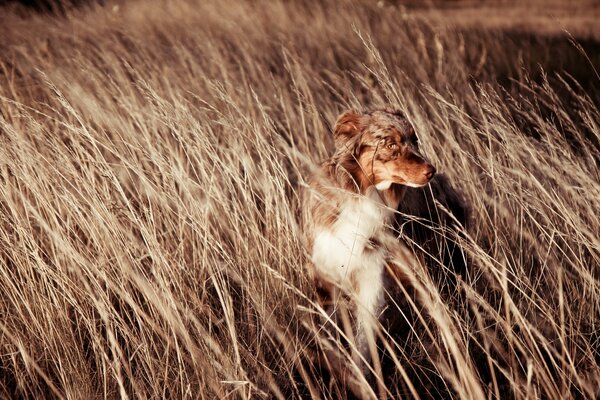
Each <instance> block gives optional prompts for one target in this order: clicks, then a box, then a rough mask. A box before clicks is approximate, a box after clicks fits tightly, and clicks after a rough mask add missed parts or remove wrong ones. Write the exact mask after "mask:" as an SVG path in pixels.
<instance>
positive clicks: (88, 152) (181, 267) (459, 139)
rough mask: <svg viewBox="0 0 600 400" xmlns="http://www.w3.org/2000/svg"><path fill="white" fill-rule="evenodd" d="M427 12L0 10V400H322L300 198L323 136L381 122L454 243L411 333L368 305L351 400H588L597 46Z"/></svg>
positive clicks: (596, 342)
mask: <svg viewBox="0 0 600 400" xmlns="http://www.w3.org/2000/svg"><path fill="white" fill-rule="evenodd" d="M582 4H585V5H586V7H587V8H583V11H581V9H578V10H579V11H578V13H579V14H573V15H581V16H582V18H584V19H585V18H587V17H586V16H588V17H589V15H595V14H590V13H597V7H596V8H595V6H594V5H593V3H589V2H583V3H582ZM505 7H510V6H507V5H505ZM540 7H543V5H541V6H540ZM508 9H510V8H508ZM499 10H502V7H500V8H499ZM586 10H589V13H586V12H585V11H586ZM563 11H564V12H565V13H568V10H566V11H565V10H563ZM444 12H445V11H444V10H443V9H436V10H433V11H432V9H427V10H423V9H420V8H417V9H413V8H411V7H399V6H397V5H394V4H388V3H385V2H369V1H360V2H357V1H350V0H343V1H338V2H335V3H328V5H321V4H320V3H317V2H309V1H283V0H277V1H266V0H243V1H233V0H224V1H216V0H215V1H199V0H178V1H166V0H165V1H161V0H149V1H131V2H125V3H121V4H119V5H117V4H112V3H110V2H106V4H105V6H103V7H101V6H90V7H80V8H77V9H72V10H70V11H68V12H67V13H66V15H62V16H61V15H58V16H56V15H55V16H51V15H43V14H40V13H32V12H31V11H30V10H25V9H23V8H19V7H14V6H5V8H0V142H1V144H0V217H1V219H0V316H1V318H0V397H2V398H68V399H94V398H132V399H133V398H136V399H137V398H205V399H216V398H244V399H245V398H298V397H311V396H312V397H315V398H319V397H322V398H340V397H344V396H345V394H344V392H343V390H344V389H343V387H341V386H340V385H337V384H335V382H334V383H332V381H330V380H329V379H328V377H327V375H328V374H327V371H326V370H324V369H323V368H322V367H321V366H319V364H318V363H317V362H316V361H315V360H316V359H317V358H318V354H319V352H320V351H321V350H322V348H323V347H324V346H326V345H327V342H325V341H323V336H324V331H323V330H322V329H320V326H319V316H320V315H322V310H321V309H320V307H319V306H318V304H317V303H316V302H315V300H314V299H315V288H314V285H313V282H312V281H311V279H310V277H309V276H308V275H307V269H306V265H307V262H308V260H309V256H308V254H307V251H306V249H305V246H304V243H303V241H302V234H301V232H300V229H299V227H298V220H299V213H300V211H301V210H300V207H299V204H300V201H299V197H300V192H301V189H302V188H303V187H305V185H306V182H307V181H308V179H309V177H310V173H311V171H313V170H314V168H315V166H316V165H317V163H318V162H319V161H320V160H323V159H324V158H326V157H327V156H328V155H329V154H330V153H331V151H332V138H331V137H330V128H331V125H332V124H333V122H334V121H335V118H336V116H337V115H338V114H339V113H340V112H342V111H343V110H345V109H347V108H351V107H355V108H367V107H373V106H382V105H392V106H394V107H397V108H399V109H401V110H403V111H404V112H405V113H406V114H407V115H408V116H409V118H410V120H411V121H412V122H413V124H414V125H415V128H416V130H417V132H418V134H419V136H420V139H421V143H422V148H423V151H424V153H425V154H427V155H428V157H429V158H430V160H431V161H432V162H433V164H434V165H436V166H437V169H438V170H439V171H441V172H443V173H445V174H446V175H447V176H448V177H449V178H450V180H451V181H452V183H453V184H454V185H455V186H456V188H458V189H459V190H460V191H462V193H463V194H464V197H465V198H466V199H467V200H468V202H469V204H470V214H471V217H470V221H469V224H468V226H467V227H464V228H463V227H456V226H455V228H456V229H458V230H459V234H458V235H454V236H452V238H451V239H453V240H456V241H458V243H459V245H460V247H461V249H462V251H463V252H464V255H465V260H466V263H467V273H466V274H465V275H464V276H462V277H461V278H459V279H457V281H458V283H457V285H456V288H455V289H453V290H446V289H447V288H445V287H444V285H445V284H444V282H445V281H444V279H434V278H433V277H434V276H435V275H440V274H441V275H442V276H443V277H444V276H445V277H446V278H448V277H452V276H453V275H454V272H453V271H452V270H451V269H448V268H445V267H444V266H443V265H442V264H441V263H438V264H435V263H434V265H430V266H429V271H431V276H429V275H427V274H426V273H424V276H422V277H420V279H421V280H422V283H423V288H424V290H425V292H426V293H425V296H424V298H427V299H428V301H426V302H424V304H420V305H417V306H416V307H414V308H413V309H412V311H411V312H412V314H413V316H412V317H407V318H406V319H404V320H403V319H402V316H403V315H404V313H405V310H406V307H407V306H406V304H403V303H407V302H408V303H410V301H409V300H410V299H406V298H404V299H402V298H401V297H402V296H400V298H398V297H394V296H390V298H389V299H388V310H386V313H387V314H392V315H394V314H395V315H397V316H398V320H399V321H400V323H399V324H400V325H401V326H403V328H402V329H400V331H394V329H395V328H390V327H388V329H384V328H385V327H386V326H387V325H386V321H382V325H383V327H382V330H381V332H380V339H381V340H380V346H381V347H382V349H384V351H385V353H386V357H387V361H386V362H385V363H384V365H383V367H382V369H380V370H379V371H374V374H373V375H372V376H371V377H368V380H369V381H370V385H369V384H366V383H365V384H364V392H363V395H364V396H365V397H367V398H386V397H388V398H398V397H421V398H439V397H450V398H465V399H471V398H472V399H482V398H496V399H507V398H515V399H525V398H527V399H537V398H547V399H564V398H597V397H598V396H600V390H599V389H598V388H599V386H600V379H599V378H598V377H599V375H600V334H599V332H600V282H599V274H600V268H599V267H600V253H599V247H600V239H599V237H600V221H599V218H598V215H599V213H600V184H599V177H600V174H599V172H598V161H599V160H600V144H599V143H600V109H599V107H598V104H599V103H600V101H599V99H600V96H599V95H598V93H599V92H598V87H599V85H600V76H599V75H598V70H599V69H600V68H599V67H600V62H599V61H600V51H599V50H598V49H599V46H598V44H597V42H594V41H593V38H594V37H597V36H596V35H597V32H595V31H594V32H592V33H590V32H588V31H586V30H585V29H588V28H589V29H591V30H593V29H594V25H593V24H592V25H590V24H589V23H588V25H586V24H585V23H582V24H578V23H573V24H572V25H573V26H579V27H580V28H581V27H586V28H585V29H583V28H581V29H582V30H581V31H580V32H577V30H576V28H574V29H575V31H573V32H571V31H569V32H571V33H572V35H573V36H569V35H568V34H566V33H564V32H563V28H564V29H567V30H569V26H566V27H565V26H562V25H560V24H559V23H558V22H556V21H555V20H553V19H551V18H546V19H543V21H542V22H539V21H540V18H541V17H539V16H538V17H536V18H535V21H536V22H535V23H534V24H532V25H527V24H526V22H527V19H526V18H525V17H524V15H527V14H523V13H519V18H520V21H521V20H522V21H521V25H519V27H514V26H512V25H511V24H510V23H509V22H510V21H511V20H512V17H511V15H512V14H507V15H509V17H507V19H506V20H505V23H498V24H493V26H492V27H488V28H486V18H485V16H484V14H481V18H480V19H479V20H478V21H479V23H478V24H476V25H477V26H471V24H468V26H466V25H465V24H462V23H456V24H453V20H452V19H448V20H446V21H444V19H443V16H444V15H445V14H444ZM452 12H453V15H461V14H460V12H457V11H456V10H453V11H452ZM469 12H475V11H472V10H471V11H469ZM527 12H529V13H530V15H532V16H533V15H534V14H535V10H529V11H527ZM430 14H435V15H436V16H437V17H436V18H433V17H431V18H430ZM475 15H478V14H477V13H476V12H475ZM495 15H496V14H495ZM569 15H571V14H569ZM440 16H441V17H442V18H441V20H440V18H439V17H440ZM532 18H533V17H532ZM571 18H575V17H573V16H572V15H571ZM434 19H435V21H434ZM440 21H442V22H444V23H440ZM507 21H508V22H507ZM523 21H524V22H523ZM588 22H589V21H588ZM569 23H571V22H566V24H567V25H568V24H569ZM540 24H541V25H540ZM542 25H543V26H544V27H545V28H544V29H541V28H539V27H540V26H542ZM557 25H560V26H557ZM523 27H526V28H523ZM527 27H529V28H527ZM513 28H514V29H513ZM440 232H441V233H442V234H444V232H450V230H447V229H445V228H444V227H441V228H440ZM448 235H450V233H448ZM433 256H434V257H435V256H436V255H435V254H433ZM436 267H437V269H438V271H435V269H436ZM392 300H393V301H392ZM408 308H409V309H410V307H408ZM415 315H416V316H415ZM402 321H404V322H403V323H404V325H402ZM390 326H392V327H393V326H398V323H395V325H394V324H390Z"/></svg>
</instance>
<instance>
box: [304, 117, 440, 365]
mask: <svg viewBox="0 0 600 400" xmlns="http://www.w3.org/2000/svg"><path fill="white" fill-rule="evenodd" d="M333 135H334V139H335V147H336V150H335V153H334V155H333V156H332V157H331V158H330V159H328V160H326V161H325V162H324V163H323V164H322V166H321V174H320V175H319V176H316V177H315V178H314V179H313V181H312V183H311V188H312V190H311V192H310V195H309V196H308V203H307V204H306V206H305V207H306V211H307V215H308V218H307V220H306V221H305V232H306V234H307V237H308V242H309V248H310V252H311V256H312V269H313V271H312V272H313V274H314V277H315V279H316V282H317V285H318V287H320V288H321V294H322V296H321V300H322V303H323V304H324V306H325V307H326V309H327V311H328V312H329V314H330V315H331V317H332V319H334V321H335V322H339V321H340V319H341V320H342V322H343V321H346V324H345V325H349V326H350V329H346V333H347V336H348V337H349V338H350V341H351V346H350V347H351V348H352V349H353V358H354V360H355V362H356V363H357V365H359V366H360V367H361V368H363V370H364V369H365V363H368V362H369V361H370V360H371V359H372V356H373V355H374V348H375V346H374V328H375V326H376V321H377V319H378V315H379V313H380V312H381V311H382V308H383V304H384V287H385V282H384V281H385V276H386V274H385V270H386V267H389V265H390V260H391V259H392V258H394V259H398V257H400V259H407V258H411V255H410V254H408V252H407V250H406V248H405V247H404V246H403V245H402V244H401V243H400V242H399V241H398V240H397V239H396V237H395V235H394V234H393V230H392V226H393V224H394V220H395V212H396V209H397V208H398V206H399V205H400V203H401V201H402V198H403V196H404V194H405V191H406V190H407V188H409V187H421V186H424V185H426V184H427V183H428V182H429V181H430V180H431V179H432V178H433V176H434V174H435V168H434V167H433V166H432V165H431V163H429V161H427V160H426V159H425V157H424V156H423V155H421V153H420V152H419V148H418V140H417V137H416V134H415V131H414V128H413V127H412V125H411V124H410V123H409V122H408V120H407V119H406V118H405V117H404V116H403V115H402V114H401V113H400V112H397V111H393V110H389V109H383V110H381V109H380V110H374V111H370V112H357V111H348V112H346V113H344V114H342V115H341V116H340V117H339V118H338V120H337V122H336V124H335V127H334V129H333ZM395 268H396V269H397V266H396V267H395ZM400 275H401V273H400ZM342 298H348V299H349V302H348V309H349V312H350V315H351V316H350V317H349V318H348V317H347V316H346V314H345V313H344V307H343V304H345V303H342V302H341V301H340V300H341V299H342ZM348 321H350V322H349V323H348Z"/></svg>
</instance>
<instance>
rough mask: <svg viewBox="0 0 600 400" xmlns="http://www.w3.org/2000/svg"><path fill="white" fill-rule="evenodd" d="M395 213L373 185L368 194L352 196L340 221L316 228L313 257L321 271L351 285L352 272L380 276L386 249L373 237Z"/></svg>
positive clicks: (367, 276) (334, 280)
mask: <svg viewBox="0 0 600 400" xmlns="http://www.w3.org/2000/svg"><path fill="white" fill-rule="evenodd" d="M392 214H393V211H392V210H390V209H389V208H387V207H385V204H384V203H383V201H382V199H381V197H380V196H379V193H378V192H377V190H375V188H373V187H372V188H370V189H369V191H368V193H367V195H366V196H360V197H359V198H352V199H349V200H348V201H347V202H346V203H345V204H343V205H342V207H341V210H340V214H339V216H338V218H337V220H336V222H335V223H334V224H333V225H332V226H329V227H320V228H319V229H318V231H317V232H316V235H315V241H314V244H313V252H312V261H313V263H314V265H315V267H316V268H317V269H318V271H319V273H320V274H322V275H323V276H325V277H327V278H328V279H329V280H331V281H332V282H335V283H337V284H339V285H340V286H342V287H349V283H350V281H349V280H350V278H351V276H352V275H355V277H354V279H369V278H372V279H376V280H380V279H381V278H380V277H381V273H382V271H383V267H384V265H385V264H384V263H385V250H384V249H383V248H381V246H373V242H372V240H373V239H374V238H377V237H378V236H380V235H381V234H382V233H383V230H384V229H385V225H386V224H387V223H389V220H390V218H391V216H392ZM356 275H358V276H356Z"/></svg>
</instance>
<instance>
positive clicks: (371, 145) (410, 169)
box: [333, 109, 435, 189]
mask: <svg viewBox="0 0 600 400" xmlns="http://www.w3.org/2000/svg"><path fill="white" fill-rule="evenodd" d="M333 135H334V139H335V146H336V155H338V157H341V158H345V159H346V164H352V163H354V165H352V166H354V167H355V168H349V170H351V171H352V172H353V174H354V175H355V179H357V181H359V183H360V184H361V186H371V185H375V186H376V187H377V188H378V189H387V188H389V186H390V185H391V184H392V183H397V184H401V185H406V186H412V187H419V186H424V185H426V184H427V183H428V182H429V181H430V180H431V178H433V176H434V175H435V168H434V167H433V165H431V163H430V162H429V161H427V159H425V157H423V155H422V154H421V153H420V152H419V142H418V139H417V136H416V134H415V130H414V128H413V127H412V125H411V124H410V122H408V120H407V119H406V118H405V117H404V116H403V115H402V114H401V113H400V112H398V111H393V110H389V109H382V110H375V111H371V112H364V113H363V112H358V111H347V112H345V113H343V114H342V115H340V116H339V117H338V119H337V122H336V123H335V127H334V130H333ZM343 155H345V156H346V157H343Z"/></svg>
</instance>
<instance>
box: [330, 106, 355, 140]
mask: <svg viewBox="0 0 600 400" xmlns="http://www.w3.org/2000/svg"><path fill="white" fill-rule="evenodd" d="M361 117H362V114H361V113H360V112H358V111H355V110H349V111H346V112H345V113H343V114H342V115H340V116H339V117H338V119H337V121H336V122H335V126H334V127H333V139H334V140H335V147H336V148H340V147H342V146H343V145H344V144H345V143H346V142H348V141H349V140H350V139H352V138H353V137H355V136H356V135H358V134H359V133H360V129H361V127H360V119H361Z"/></svg>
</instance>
